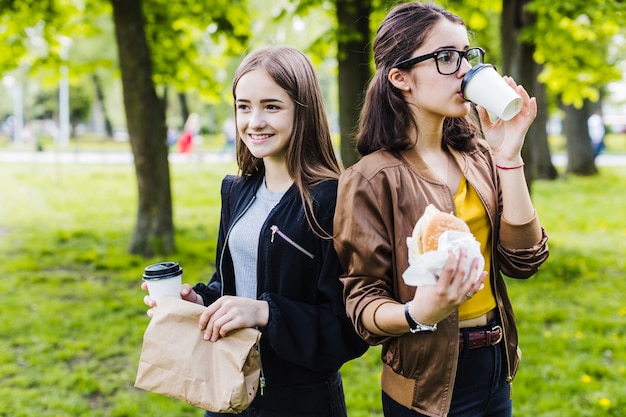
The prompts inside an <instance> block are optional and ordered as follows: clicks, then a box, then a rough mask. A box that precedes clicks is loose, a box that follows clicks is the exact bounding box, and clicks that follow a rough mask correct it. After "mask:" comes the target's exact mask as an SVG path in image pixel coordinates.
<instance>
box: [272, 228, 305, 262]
mask: <svg viewBox="0 0 626 417" xmlns="http://www.w3.org/2000/svg"><path fill="white" fill-rule="evenodd" d="M270 229H271V230H272V237H271V239H270V242H272V243H274V235H276V234H278V236H280V237H282V238H283V239H285V241H286V242H287V243H289V244H290V245H291V246H293V247H294V248H296V249H298V250H299V251H300V252H302V253H304V254H305V255H306V256H308V257H309V258H311V259H314V258H315V255H314V254H312V253H311V252H309V251H308V250H306V249H304V248H303V247H302V246H300V245H298V244H297V243H296V242H294V241H293V240H291V239H290V238H289V237H288V236H287V235H286V234H284V233H283V232H281V231H280V229H279V228H278V226H276V225H274V226H272V227H270Z"/></svg>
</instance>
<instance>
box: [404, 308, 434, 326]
mask: <svg viewBox="0 0 626 417" xmlns="http://www.w3.org/2000/svg"><path fill="white" fill-rule="evenodd" d="M404 317H406V321H407V322H408V323H409V330H411V333H418V332H434V331H435V330H437V324H436V323H435V324H433V325H432V326H430V325H428V324H422V323H420V322H419V321H417V320H415V318H414V317H413V315H412V314H411V301H408V302H407V303H406V304H405V305H404Z"/></svg>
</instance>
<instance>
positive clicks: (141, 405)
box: [0, 164, 626, 417]
mask: <svg viewBox="0 0 626 417" xmlns="http://www.w3.org/2000/svg"><path fill="white" fill-rule="evenodd" d="M171 171H172V192H173V203H174V222H175V225H176V244H177V248H178V254H177V255H176V256H172V257H170V258H169V259H168V260H175V261H178V262H180V263H181V265H182V266H183V268H184V272H185V275H184V279H185V281H186V282H189V283H195V282H197V281H202V280H207V279H208V278H209V277H210V274H211V273H212V271H213V267H214V264H213V263H214V252H215V240H216V232H217V222H218V216H219V186H220V180H221V178H222V177H223V175H224V174H226V173H235V172H236V167H235V166H234V165H232V164H219V165H200V164H187V165H184V164H172V166H171ZM0 172H2V187H0V254H1V258H0V259H1V260H2V266H3V272H4V276H3V279H2V280H0V294H1V296H0V297H1V298H0V300H1V302H0V335H1V336H0V380H1V381H2V383H1V384H0V417H26V416H29V417H30V416H34V415H36V416H38V417H75V416H89V417H100V416H102V417H104V416H107V417H109V416H110V417H123V416H128V417H130V416H133V417H137V416H154V417H158V416H174V415H175V416H183V417H184V416H201V415H202V411H200V410H198V409H196V408H194V407H191V406H188V405H186V404H184V403H181V402H179V401H176V400H172V399H169V398H166V397H163V396H160V395H157V394H152V393H148V392H144V391H140V390H137V389H135V388H133V382H134V377H135V373H136V369H137V362H138V358H139V352H140V349H141V341H142V334H143V331H144V330H145V327H146V325H147V323H148V318H147V316H146V315H145V310H146V308H145V306H144V305H143V302H142V297H143V292H142V291H141V290H140V288H139V285H140V282H141V278H140V276H141V271H142V269H143V266H145V265H147V264H149V263H153V262H156V261H161V260H163V259H161V258H154V259H142V258H140V257H137V256H131V255H128V254H127V253H126V245H127V244H128V242H129V240H130V235H131V233H132V230H133V227H134V223H135V215H136V186H135V184H136V182H135V179H134V169H133V167H132V166H128V165H106V166H105V165H30V164H24V165H12V164H0ZM625 190H626V169H625V168H624V167H620V168H603V167H601V168H600V175H598V176H596V177H591V178H580V177H572V176H570V177H566V178H560V179H558V180H556V181H536V182H535V183H534V184H533V197H534V200H535V203H536V207H537V210H538V212H539V216H540V218H541V220H542V224H543V225H544V226H545V227H546V229H547V230H548V233H549V236H550V241H549V243H550V248H551V255H550V258H549V259H548V261H547V262H546V264H545V265H544V266H543V268H542V269H541V271H540V272H539V273H538V274H537V275H536V276H535V277H533V278H532V279H530V280H528V281H517V280H511V279H507V283H508V285H509V292H510V295H511V298H512V299H513V303H514V305H515V306H516V316H517V319H518V322H519V330H520V339H521V348H522V350H523V359H522V365H521V367H520V371H519V374H518V377H517V379H516V380H515V382H514V385H513V399H514V408H515V412H514V415H515V416H516V417H526V416H533V417H539V416H541V417H548V416H555V417H556V416H559V417H560V416H568V417H574V416H581V417H582V416H600V415H602V416H626V397H625V396H624V380H625V376H626V349H624V347H625V346H626V334H625V333H626V326H625V324H626V302H624V301H623V294H626V279H625V278H626V272H625V268H624V260H623V254H624V253H625V252H626V244H625V243H624V242H625V239H624V238H625V237H626V222H625V221H624V219H623V212H624V210H623V207H624V206H625V205H626V194H625V192H624V191H625ZM379 356H380V348H379V347H372V348H371V349H370V350H369V351H368V352H367V353H366V354H365V355H364V356H363V357H361V358H359V359H356V360H354V361H352V362H350V363H348V364H346V365H345V366H344V368H343V369H342V372H343V375H344V384H345V390H346V399H347V403H348V410H349V414H350V416H351V417H365V416H382V413H381V411H380V390H379V382H378V381H379V372H380V366H379V361H380V358H379Z"/></svg>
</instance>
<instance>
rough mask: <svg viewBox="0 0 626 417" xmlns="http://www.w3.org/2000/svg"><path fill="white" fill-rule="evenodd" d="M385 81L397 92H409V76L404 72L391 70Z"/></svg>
mask: <svg viewBox="0 0 626 417" xmlns="http://www.w3.org/2000/svg"><path fill="white" fill-rule="evenodd" d="M387 79H388V80H389V82H390V83H391V85H393V86H394V87H396V88H397V89H398V90H402V91H410V90H411V86H410V85H409V81H410V80H409V76H408V73H407V72H405V71H400V70H399V69H398V68H392V69H391V71H389V75H387Z"/></svg>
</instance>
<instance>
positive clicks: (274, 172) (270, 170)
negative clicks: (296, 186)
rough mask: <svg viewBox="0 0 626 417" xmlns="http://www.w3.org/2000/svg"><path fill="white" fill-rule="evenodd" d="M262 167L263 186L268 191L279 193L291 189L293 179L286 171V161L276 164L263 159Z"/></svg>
mask: <svg viewBox="0 0 626 417" xmlns="http://www.w3.org/2000/svg"><path fill="white" fill-rule="evenodd" d="M263 165H264V166H265V186H266V187H267V189H268V190H269V191H272V192H280V191H285V190H286V189H288V188H289V187H291V184H293V179H292V178H291V176H290V175H289V171H288V170H287V163H286V161H284V160H283V161H282V162H277V161H274V160H269V159H268V158H265V159H264V160H263Z"/></svg>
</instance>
